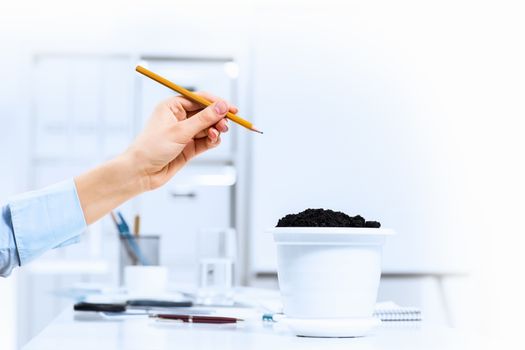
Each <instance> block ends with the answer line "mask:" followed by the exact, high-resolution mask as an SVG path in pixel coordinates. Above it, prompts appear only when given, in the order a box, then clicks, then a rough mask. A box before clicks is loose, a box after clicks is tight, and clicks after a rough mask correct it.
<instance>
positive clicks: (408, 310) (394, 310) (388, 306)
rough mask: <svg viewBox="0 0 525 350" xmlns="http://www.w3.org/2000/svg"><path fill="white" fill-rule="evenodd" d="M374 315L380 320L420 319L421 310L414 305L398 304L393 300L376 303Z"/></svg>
mask: <svg viewBox="0 0 525 350" xmlns="http://www.w3.org/2000/svg"><path fill="white" fill-rule="evenodd" d="M374 317H377V318H379V319H381V321H387V322H388V321H421V310H419V309H418V308H415V307H403V306H399V305H397V304H396V303H394V302H393V301H385V302H380V303H377V304H376V307H375V310H374Z"/></svg>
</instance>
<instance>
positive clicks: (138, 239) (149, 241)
mask: <svg viewBox="0 0 525 350" xmlns="http://www.w3.org/2000/svg"><path fill="white" fill-rule="evenodd" d="M129 242H130V240H129V237H127V236H120V245H119V246H120V248H119V250H120V253H119V254H120V269H119V276H120V283H121V284H123V283H124V269H125V267H126V266H137V265H143V266H158V265H159V263H160V261H159V260H160V259H159V252H160V236H159V235H140V236H135V237H133V242H134V244H135V245H136V248H137V250H138V251H139V252H140V254H141V257H142V259H139V258H138V257H137V256H136V255H135V254H133V249H131V247H130V245H129Z"/></svg>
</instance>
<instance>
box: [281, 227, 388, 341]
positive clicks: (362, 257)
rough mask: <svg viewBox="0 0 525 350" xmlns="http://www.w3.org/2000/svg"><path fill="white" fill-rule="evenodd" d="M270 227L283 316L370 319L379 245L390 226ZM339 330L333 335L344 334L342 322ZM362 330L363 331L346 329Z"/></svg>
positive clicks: (379, 272) (377, 278)
mask: <svg viewBox="0 0 525 350" xmlns="http://www.w3.org/2000/svg"><path fill="white" fill-rule="evenodd" d="M271 232H272V233H273V236H274V240H275V242H276V244H277V263H278V275H279V287H280V290H281V295H282V299H283V305H284V313H285V314H286V316H287V318H290V319H299V320H302V321H301V322H302V323H304V320H317V321H330V320H334V321H337V320H340V321H343V320H344V321H349V320H350V321H352V322H353V321H356V320H366V322H368V323H367V324H370V319H371V317H372V315H373V312H374V305H375V303H376V298H377V291H378V287H379V279H380V276H381V248H382V245H383V243H384V241H385V237H386V236H387V235H391V234H393V231H392V230H388V229H382V228H343V227H341V228H339V227H332V228H330V227H278V228H274V229H272V230H271ZM325 323H326V322H325ZM354 323H355V322H354ZM332 328H333V327H332ZM339 328H341V327H339ZM365 328H366V327H365ZM299 333H300V332H299ZM320 333H321V334H317V335H318V336H323V335H322V333H323V332H322V331H321V332H320ZM328 333H330V332H327V336H330V335H331V334H328ZM342 333H343V334H341V332H339V333H338V335H335V336H345V334H344V333H345V332H344V327H343V332H342ZM358 333H359V332H358ZM361 333H363V334H364V333H366V332H360V334H356V333H355V332H354V333H352V332H350V331H347V332H346V334H347V335H348V336H355V335H363V334H361ZM301 335H307V334H301Z"/></svg>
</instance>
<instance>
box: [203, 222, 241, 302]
mask: <svg viewBox="0 0 525 350" xmlns="http://www.w3.org/2000/svg"><path fill="white" fill-rule="evenodd" d="M236 242H237V240H236V234H235V230H234V229H232V228H222V229H203V230H201V231H200V232H199V234H198V259H199V279H198V287H199V288H198V292H197V302H198V303H199V304H203V305H233V302H234V300H233V273H234V267H235V259H236V255H237V243H236Z"/></svg>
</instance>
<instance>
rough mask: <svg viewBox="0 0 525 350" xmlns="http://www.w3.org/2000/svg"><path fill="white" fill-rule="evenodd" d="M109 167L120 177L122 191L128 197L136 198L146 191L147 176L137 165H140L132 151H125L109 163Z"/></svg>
mask: <svg viewBox="0 0 525 350" xmlns="http://www.w3.org/2000/svg"><path fill="white" fill-rule="evenodd" d="M110 163H113V164H112V165H111V166H112V167H115V171H116V172H118V173H119V174H120V175H119V176H118V177H119V178H121V181H122V182H121V184H122V186H123V188H122V190H123V191H124V192H125V193H127V194H128V195H129V196H130V197H134V196H137V195H139V194H141V193H143V192H146V191H147V190H148V176H147V174H146V173H145V171H144V170H143V169H142V168H141V167H140V166H139V165H138V164H140V162H139V160H138V157H137V155H136V154H135V153H134V152H133V151H130V150H128V151H126V152H124V153H122V154H121V155H119V156H117V157H116V158H115V159H113V160H112V161H110Z"/></svg>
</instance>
